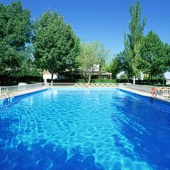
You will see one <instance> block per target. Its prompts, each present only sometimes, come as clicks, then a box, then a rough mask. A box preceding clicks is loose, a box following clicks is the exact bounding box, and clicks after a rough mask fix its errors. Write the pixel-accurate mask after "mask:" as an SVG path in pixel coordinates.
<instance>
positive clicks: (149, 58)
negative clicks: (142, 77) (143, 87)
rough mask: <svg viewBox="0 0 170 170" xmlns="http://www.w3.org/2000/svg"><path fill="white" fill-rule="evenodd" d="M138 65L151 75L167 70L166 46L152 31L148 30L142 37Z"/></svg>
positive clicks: (150, 76) (160, 73)
mask: <svg viewBox="0 0 170 170" xmlns="http://www.w3.org/2000/svg"><path fill="white" fill-rule="evenodd" d="M141 56H142V57H141V60H140V61H139V63H140V67H141V68H142V70H143V71H144V73H146V74H148V75H149V78H150V79H152V77H153V76H158V75H162V74H164V73H165V72H166V71H167V65H168V58H167V53H166V46H165V45H164V44H163V42H162V41H161V39H160V38H159V36H158V35H157V34H156V33H154V32H153V31H149V33H148V34H147V36H146V37H145V38H144V44H143V47H142V49H141Z"/></svg>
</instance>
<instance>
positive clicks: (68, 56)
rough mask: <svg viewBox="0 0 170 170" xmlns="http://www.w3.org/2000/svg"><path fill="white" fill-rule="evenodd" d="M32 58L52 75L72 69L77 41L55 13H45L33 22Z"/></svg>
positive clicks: (77, 50)
mask: <svg viewBox="0 0 170 170" xmlns="http://www.w3.org/2000/svg"><path fill="white" fill-rule="evenodd" d="M33 46H34V56H35V60H36V62H37V65H38V67H39V68H42V69H46V70H48V71H49V72H50V73H51V84H53V75H54V74H56V73H62V72H64V71H65V70H66V69H72V67H74V64H75V62H74V61H75V58H76V56H77V55H78V52H79V39H78V38H77V37H76V35H75V33H74V31H73V29H72V27H71V25H70V24H66V23H65V22H64V19H63V17H62V16H59V15H58V14H57V12H51V11H49V10H48V11H46V12H45V13H44V14H42V15H41V17H40V19H39V20H37V21H35V22H34V38H33Z"/></svg>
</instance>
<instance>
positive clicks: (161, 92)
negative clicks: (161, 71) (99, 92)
mask: <svg viewBox="0 0 170 170" xmlns="http://www.w3.org/2000/svg"><path fill="white" fill-rule="evenodd" d="M119 87H120V88H121V87H125V88H129V89H133V90H138V91H143V92H146V93H150V94H151V95H152V94H153V88H155V89H156V90H155V92H154V93H155V97H156V98H160V99H165V100H170V87H156V86H148V85H134V84H130V83H120V84H119Z"/></svg>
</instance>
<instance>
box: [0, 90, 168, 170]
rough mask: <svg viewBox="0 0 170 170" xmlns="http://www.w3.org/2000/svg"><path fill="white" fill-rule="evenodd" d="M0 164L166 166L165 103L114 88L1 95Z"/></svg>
mask: <svg viewBox="0 0 170 170" xmlns="http://www.w3.org/2000/svg"><path fill="white" fill-rule="evenodd" d="M0 113H1V114H0V116H1V117H0V169H1V170H47V169H48V170H169V169H170V145H169V143H170V104H169V103H166V102H162V101H158V100H155V99H151V98H147V97H142V96H139V95H136V94H133V93H130V92H126V91H123V90H119V89H113V88H103V89H99V90H96V89H73V88H72V89H71V88H70V89H67V90H65V89H62V88H61V89H60V88H58V89H49V90H44V91H41V92H37V93H32V94H29V95H23V96H18V97H15V98H13V99H9V100H1V101H0Z"/></svg>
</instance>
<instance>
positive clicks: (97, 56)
mask: <svg viewBox="0 0 170 170" xmlns="http://www.w3.org/2000/svg"><path fill="white" fill-rule="evenodd" d="M80 47H81V50H80V54H79V55H78V57H77V58H76V62H77V63H78V67H79V68H80V69H81V72H82V76H83V77H85V78H88V83H90V81H91V76H92V74H93V72H94V71H95V69H96V66H97V65H99V71H101V69H102V67H103V66H104V64H105V59H106V58H107V56H108V54H109V51H107V50H105V48H104V46H103V44H101V43H99V42H98V41H95V42H90V43H81V46H80Z"/></svg>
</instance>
